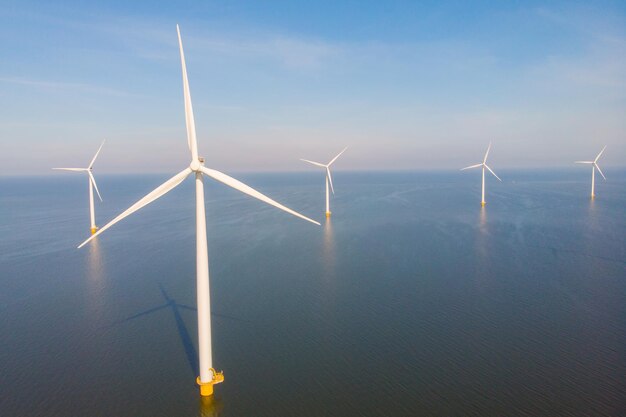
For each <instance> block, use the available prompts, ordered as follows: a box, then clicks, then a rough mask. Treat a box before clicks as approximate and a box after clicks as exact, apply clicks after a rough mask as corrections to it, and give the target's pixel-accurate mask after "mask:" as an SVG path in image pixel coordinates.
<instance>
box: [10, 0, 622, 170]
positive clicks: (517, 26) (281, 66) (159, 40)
mask: <svg viewBox="0 0 626 417" xmlns="http://www.w3.org/2000/svg"><path fill="white" fill-rule="evenodd" d="M4 3H6V4H5V5H3V7H2V8H1V9H0V39H2V42H0V175H10V174H49V173H50V171H49V168H50V167H52V166H68V165H69V166H81V165H83V164H86V163H88V161H89V159H90V158H91V156H92V154H93V153H94V152H95V150H96V149H97V147H98V146H99V143H100V142H101V141H102V139H104V138H106V139H107V144H106V145H105V148H104V149H103V151H102V154H101V157H100V159H99V161H98V165H97V167H96V168H97V169H98V171H99V172H107V173H128V172H167V173H171V172H177V171H178V170H180V168H181V167H182V166H184V165H185V164H187V163H188V159H189V155H188V150H187V147H186V139H185V138H186V134H185V127H184V109H183V101H182V85H181V75H180V61H179V57H178V50H177V39H176V28H175V25H176V23H179V24H180V26H181V32H182V35H183V42H184V45H185V53H186V57H187V66H188V73H189V80H190V86H191V93H192V98H193V103H194V110H195V117H196V125H197V133H198V140H199V147H200V153H201V154H202V155H204V156H205V157H206V159H207V165H208V166H211V167H213V168H217V169H223V170H226V171H282V170H285V171H296V170H310V167H309V166H306V165H305V164H303V163H301V162H300V161H299V160H298V159H299V158H307V159H314V160H321V161H324V160H325V159H330V158H331V157H332V155H334V154H335V153H337V152H338V151H339V150H341V149H342V148H343V147H344V146H346V145H349V146H350V150H349V151H348V152H346V154H345V156H344V157H342V161H341V163H337V169H347V170H366V169H373V170H384V169H435V168H437V169H458V168H460V167H462V166H465V165H468V164H471V163H475V162H478V161H479V160H480V158H481V157H482V154H483V152H484V150H485V148H486V146H487V144H488V143H489V141H493V151H492V153H491V156H490V159H491V161H492V164H491V165H492V166H493V167H494V169H496V168H500V169H506V168H520V167H528V168H536V167H563V166H572V161H574V160H578V159H590V158H593V157H594V156H595V154H597V153H598V152H599V150H600V149H601V148H602V146H604V145H605V144H606V145H608V148H607V151H606V153H605V156H603V162H604V164H603V166H607V167H610V166H625V165H626V3H624V2H623V1H622V2H617V1H616V2H610V1H608V2H588V4H587V3H577V2H571V1H567V2H531V1H523V2H495V1H494V2H471V3H470V2H464V1H438V2H434V1H433V2H413V1H412V2H367V1H342V2H335V1H328V2H325V1H316V2H298V1H273V2H258V1H255V2H253V1H250V2H239V1H222V2H215V1H197V2H192V1H186V2H156V1H151V2H127V1H109V2H106V4H99V5H96V4H95V3H98V2H93V3H94V4H93V5H91V6H89V5H85V4H84V3H85V2H78V1H76V2H74V1H60V2H30V1H24V0H21V1H13V0H8V1H6V0H5V2H4Z"/></svg>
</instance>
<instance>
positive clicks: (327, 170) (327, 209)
mask: <svg viewBox="0 0 626 417" xmlns="http://www.w3.org/2000/svg"><path fill="white" fill-rule="evenodd" d="M346 149H348V147H347V146H346V147H345V148H344V149H343V151H341V152H339V154H337V156H335V157H334V158H333V159H331V160H330V162H329V163H327V164H322V163H320V162H314V161H309V160H308V159H300V160H301V161H304V162H308V163H309V164H313V165H315V166H318V167H322V168H324V169H325V170H326V217H330V198H329V195H328V184H329V183H330V189H331V191H332V192H333V195H334V194H335V189H334V188H333V177H332V175H330V166H331V165H332V164H333V162H335V161H336V160H337V158H339V156H341V154H342V153H344V152H345V151H346Z"/></svg>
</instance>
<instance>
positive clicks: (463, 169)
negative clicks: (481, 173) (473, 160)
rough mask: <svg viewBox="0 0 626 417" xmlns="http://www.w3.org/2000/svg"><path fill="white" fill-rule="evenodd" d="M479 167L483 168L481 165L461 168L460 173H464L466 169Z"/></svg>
mask: <svg viewBox="0 0 626 417" xmlns="http://www.w3.org/2000/svg"><path fill="white" fill-rule="evenodd" d="M481 166H483V164H476V165H470V166H468V167H465V168H461V171H465V170H466V169H471V168H478V167H481Z"/></svg>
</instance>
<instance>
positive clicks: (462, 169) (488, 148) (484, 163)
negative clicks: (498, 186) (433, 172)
mask: <svg viewBox="0 0 626 417" xmlns="http://www.w3.org/2000/svg"><path fill="white" fill-rule="evenodd" d="M490 149H491V142H489V146H488V147H487V152H485V157H484V158H483V162H481V163H480V164H476V165H470V166H468V167H465V168H461V171H464V170H466V169H471V168H478V167H482V168H483V191H482V200H481V201H480V205H481V206H484V205H485V204H486V203H485V168H487V169H488V170H489V172H491V173H492V174H493V176H494V177H496V178H497V179H498V180H499V181H502V180H501V179H500V177H498V176H497V175H496V173H495V172H493V171H492V170H491V168H489V166H488V165H487V157H488V156H489V150H490Z"/></svg>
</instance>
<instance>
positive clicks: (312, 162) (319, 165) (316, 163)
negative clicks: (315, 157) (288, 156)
mask: <svg viewBox="0 0 626 417" xmlns="http://www.w3.org/2000/svg"><path fill="white" fill-rule="evenodd" d="M300 160H301V161H304V162H308V163H309V164H313V165H317V166H318V167H322V168H326V165H324V164H320V163H319V162H314V161H309V160H308V159H302V158H301V159H300Z"/></svg>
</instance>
